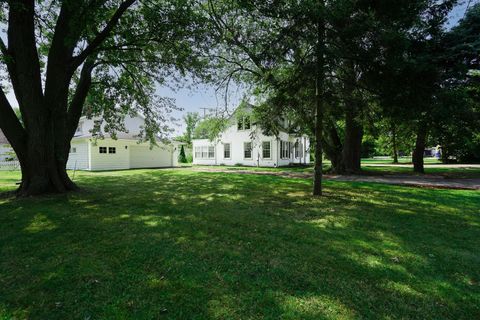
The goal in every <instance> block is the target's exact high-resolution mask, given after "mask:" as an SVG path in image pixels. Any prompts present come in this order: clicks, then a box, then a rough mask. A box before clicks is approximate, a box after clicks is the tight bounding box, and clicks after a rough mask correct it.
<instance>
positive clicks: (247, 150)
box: [243, 142, 252, 159]
mask: <svg viewBox="0 0 480 320" xmlns="http://www.w3.org/2000/svg"><path fill="white" fill-rule="evenodd" d="M243 157H244V158H245V159H252V143H251V142H244V143H243Z"/></svg>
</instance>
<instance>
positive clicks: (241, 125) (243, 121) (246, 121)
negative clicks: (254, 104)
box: [237, 116, 250, 131]
mask: <svg viewBox="0 0 480 320" xmlns="http://www.w3.org/2000/svg"><path fill="white" fill-rule="evenodd" d="M237 128H238V130H239V131H241V130H249V129H250V116H240V117H238V123H237Z"/></svg>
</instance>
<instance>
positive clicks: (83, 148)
mask: <svg viewBox="0 0 480 320" xmlns="http://www.w3.org/2000/svg"><path fill="white" fill-rule="evenodd" d="M98 121H99V122H98ZM97 122H98V123H97ZM100 122H101V121H100V120H99V119H88V118H86V117H82V118H81V119H80V122H79V124H78V128H77V131H76V133H75V136H74V138H73V139H72V141H71V148H70V153H69V157H68V162H67V169H76V170H89V171H102V170H123V169H136V168H166V167H176V166H177V165H178V154H179V152H180V150H179V143H177V142H172V143H163V142H160V141H157V144H158V146H153V147H152V146H151V145H150V143H148V142H147V143H145V142H143V143H140V142H139V138H138V137H139V134H140V132H141V130H142V127H143V125H144V122H145V119H144V118H143V117H142V116H135V117H126V118H125V129H126V132H118V133H117V137H116V138H117V139H113V138H111V137H110V136H109V135H108V134H105V133H103V134H102V135H103V138H97V139H95V138H94V137H93V136H92V130H93V128H94V127H95V125H96V124H97V125H100V127H101V128H102V129H101V130H103V125H102V124H101V123H100Z"/></svg>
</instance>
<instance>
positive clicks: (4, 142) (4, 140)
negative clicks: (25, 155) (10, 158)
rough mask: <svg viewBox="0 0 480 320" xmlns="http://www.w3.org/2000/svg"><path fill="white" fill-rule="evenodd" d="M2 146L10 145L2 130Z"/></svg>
mask: <svg viewBox="0 0 480 320" xmlns="http://www.w3.org/2000/svg"><path fill="white" fill-rule="evenodd" d="M0 144H10V143H9V142H8V140H7V138H6V137H5V135H4V134H3V132H2V130H0Z"/></svg>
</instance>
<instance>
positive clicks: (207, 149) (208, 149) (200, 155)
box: [195, 146, 215, 160]
mask: <svg viewBox="0 0 480 320" xmlns="http://www.w3.org/2000/svg"><path fill="white" fill-rule="evenodd" d="M195 159H199V160H211V159H215V146H196V147H195Z"/></svg>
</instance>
